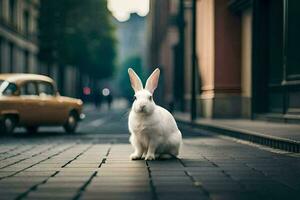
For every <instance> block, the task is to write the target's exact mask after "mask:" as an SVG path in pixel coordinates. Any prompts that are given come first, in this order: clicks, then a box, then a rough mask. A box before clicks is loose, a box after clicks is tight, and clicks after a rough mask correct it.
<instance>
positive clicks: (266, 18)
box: [148, 0, 300, 122]
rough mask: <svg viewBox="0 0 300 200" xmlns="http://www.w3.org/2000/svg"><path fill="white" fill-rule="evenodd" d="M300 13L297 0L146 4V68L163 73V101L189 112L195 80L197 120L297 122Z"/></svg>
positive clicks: (156, 1) (299, 110) (169, 0)
mask: <svg viewBox="0 0 300 200" xmlns="http://www.w3.org/2000/svg"><path fill="white" fill-rule="evenodd" d="M299 7H300V2H299V1H297V0H278V1H273V0H264V1H261V0H182V1H181V0H178V1H173V0H166V1H160V0H153V1H151V9H152V10H151V12H150V17H149V24H148V25H149V27H150V28H151V29H150V30H152V31H151V32H150V35H151V37H150V38H149V46H151V45H152V46H154V47H155V48H153V49H151V51H149V60H150V63H152V65H154V66H160V67H161V68H162V69H163V71H165V73H164V74H163V75H164V77H163V79H164V80H165V82H164V83H165V85H163V86H162V88H161V89H160V90H161V91H162V92H161V94H162V95H161V98H162V100H163V101H164V102H166V101H167V102H172V104H174V105H175V108H176V109H177V110H181V111H185V112H190V111H191V105H192V104H191V100H192V99H193V95H192V82H191V80H192V76H196V81H195V82H194V84H195V87H196V95H194V98H195V102H196V108H194V109H195V110H196V113H197V116H198V117H202V118H237V117H238V118H240V117H242V118H252V119H267V120H276V121H278V120H279V121H285V122H293V121H298V120H299V119H300V118H299V117H300V67H299V66H300V59H299V53H298V52H299V47H300V37H299V35H300V28H299V27H300V12H298V9H299ZM163 22H165V23H163ZM194 22H195V23H194ZM171 30H173V32H174V33H175V34H170V31H171ZM193 33H194V35H195V37H193ZM176 34H177V39H178V40H177V41H176V40H174V35H176ZM170 41H175V42H174V43H170ZM193 47H195V49H193ZM193 52H194V53H193ZM194 61H195V62H194ZM193 63H196V64H195V65H193ZM193 67H195V68H196V73H195V74H192V69H193ZM178 93H179V94H178Z"/></svg>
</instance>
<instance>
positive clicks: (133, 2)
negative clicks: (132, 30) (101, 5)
mask: <svg viewBox="0 0 300 200" xmlns="http://www.w3.org/2000/svg"><path fill="white" fill-rule="evenodd" d="M107 7H108V9H109V10H110V11H111V12H112V14H113V16H114V17H115V18H116V19H117V20H118V21H121V22H124V21H127V20H128V19H129V17H130V13H137V14H138V15H140V16H146V15H147V14H148V12H149V0H108V1H107Z"/></svg>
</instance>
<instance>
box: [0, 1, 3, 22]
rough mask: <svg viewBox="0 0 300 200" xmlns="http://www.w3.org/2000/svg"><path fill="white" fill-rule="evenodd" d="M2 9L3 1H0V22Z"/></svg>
mask: <svg viewBox="0 0 300 200" xmlns="http://www.w3.org/2000/svg"><path fill="white" fill-rule="evenodd" d="M2 9H3V0H0V20H2V18H3V11H2Z"/></svg>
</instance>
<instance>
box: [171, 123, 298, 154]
mask: <svg viewBox="0 0 300 200" xmlns="http://www.w3.org/2000/svg"><path fill="white" fill-rule="evenodd" d="M176 121H177V122H178V123H181V124H186V125H193V126H195V127H197V128H200V129H204V130H208V131H212V132H214V133H217V134H222V135H226V136H230V137H234V138H238V139H241V140H246V141H249V142H253V143H256V144H260V145H264V146H268V147H272V148H275V149H280V150H284V151H288V152H293V153H300V142H299V141H295V140H291V139H286V138H280V137H276V136H270V135H264V134H261V133H257V132H253V131H248V130H243V129H238V128H232V127H227V126H223V125H222V126H220V125H210V124H204V123H203V124H201V123H193V122H188V121H185V120H181V119H176Z"/></svg>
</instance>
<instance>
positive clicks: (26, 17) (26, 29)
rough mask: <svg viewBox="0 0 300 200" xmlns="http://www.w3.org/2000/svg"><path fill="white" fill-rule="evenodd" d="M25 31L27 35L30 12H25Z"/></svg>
mask: <svg viewBox="0 0 300 200" xmlns="http://www.w3.org/2000/svg"><path fill="white" fill-rule="evenodd" d="M24 33H25V35H26V36H28V35H29V12H28V11H25V12H24Z"/></svg>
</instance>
